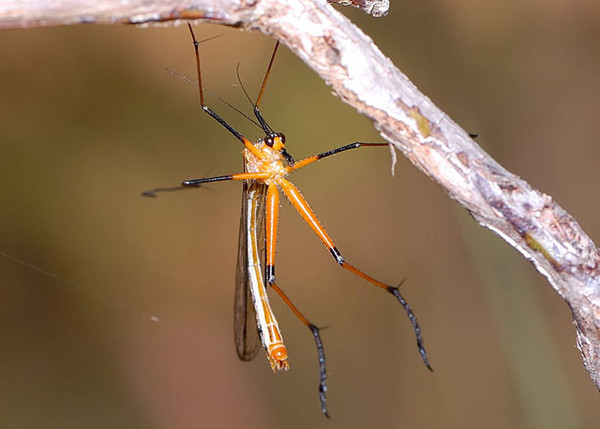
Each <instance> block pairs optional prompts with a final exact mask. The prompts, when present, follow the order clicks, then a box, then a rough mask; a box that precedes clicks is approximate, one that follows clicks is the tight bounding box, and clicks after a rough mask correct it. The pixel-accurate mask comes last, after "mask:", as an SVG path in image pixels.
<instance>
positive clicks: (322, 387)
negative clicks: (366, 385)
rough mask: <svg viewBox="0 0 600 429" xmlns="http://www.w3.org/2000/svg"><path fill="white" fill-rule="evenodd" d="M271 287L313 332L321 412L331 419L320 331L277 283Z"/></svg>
mask: <svg viewBox="0 0 600 429" xmlns="http://www.w3.org/2000/svg"><path fill="white" fill-rule="evenodd" d="M270 285H271V287H272V288H273V289H274V290H275V292H277V294H278V295H279V296H280V297H281V299H283V301H284V302H285V303H286V305H287V306H288V307H289V308H290V310H292V312H293V313H294V314H295V315H296V317H297V318H298V319H300V321H301V322H302V323H303V324H304V325H305V326H306V327H307V328H308V329H310V331H311V332H312V334H313V336H314V337H315V344H316V346H317V354H318V355H319V402H320V403H321V411H322V412H323V414H325V416H327V417H329V413H328V412H327V365H326V362H325V350H324V349H323V342H322V341H321V334H320V329H319V328H318V327H317V326H316V325H314V324H312V323H310V322H309V321H308V319H307V318H306V317H304V315H303V314H302V313H301V312H300V310H298V308H297V307H296V306H295V305H294V303H293V302H292V301H291V300H290V299H289V298H288V296H287V295H286V294H285V293H284V292H283V291H282V290H281V289H280V288H279V286H277V284H276V283H270Z"/></svg>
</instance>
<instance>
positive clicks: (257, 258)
mask: <svg viewBox="0 0 600 429" xmlns="http://www.w3.org/2000/svg"><path fill="white" fill-rule="evenodd" d="M188 28H189V30H190V34H191V36H192V41H193V44H194V51H195V56H196V70H197V74H198V90H199V96H200V106H201V108H202V110H203V111H204V112H206V113H207V114H208V115H209V116H211V117H212V118H213V119H214V120H216V121H217V122H218V123H219V124H221V126H223V127H224V128H225V129H227V131H229V133H231V134H232V135H233V136H234V137H235V138H236V139H238V140H239V141H240V142H241V143H242V144H243V145H244V150H243V157H244V171H243V172H242V173H237V174H229V175H225V176H215V177H206V178H201V179H193V180H186V181H184V182H183V183H182V184H181V186H180V187H176V188H157V189H155V190H152V191H148V192H146V193H144V195H146V196H154V194H155V193H156V192H158V191H171V190H179V189H186V188H192V187H199V186H201V185H203V184H205V183H211V182H221V181H231V180H240V181H242V182H243V192H242V211H241V219H240V231H239V246H238V265H237V274H236V287H235V305H234V312H235V315H234V338H235V345H236V350H237V354H238V356H239V358H240V359H241V360H245V361H248V360H251V359H253V358H254V357H255V356H256V355H257V353H258V352H259V350H260V348H261V344H262V347H263V348H264V350H265V352H266V355H267V360H268V361H269V364H270V365H271V368H272V369H273V371H275V372H276V371H279V370H287V369H289V362H288V352H287V348H286V346H285V344H284V342H283V336H282V334H281V331H280V329H279V325H278V323H277V319H276V318H275V315H274V314H273V310H272V309H271V306H270V304H269V298H268V295H267V285H268V287H269V288H270V289H272V290H274V291H275V293H276V294H277V295H279V297H280V298H281V299H282V300H283V301H284V302H285V304H286V305H287V306H288V307H289V308H290V310H291V311H292V312H293V313H294V314H295V315H296V317H297V318H298V319H300V321H301V322H302V323H303V324H304V325H305V326H306V327H308V328H309V329H310V331H311V332H312V335H313V337H314V340H315V343H316V348H317V353H318V359H319V401H320V405H321V410H322V412H323V413H324V414H325V415H326V416H328V417H329V415H328V411H327V403H326V392H327V371H326V366H325V352H324V349H323V343H322V341H321V335H320V330H319V328H318V327H317V326H316V325H314V324H313V323H311V322H310V321H309V320H308V319H307V318H306V317H305V316H304V315H303V314H302V313H301V312H300V311H299V310H298V308H297V307H296V306H295V305H294V304H293V303H292V301H291V300H290V299H289V298H288V296H287V295H286V294H285V293H284V291H283V290H282V289H281V288H280V287H279V286H278V285H277V283H276V281H275V245H276V242H277V222H278V217H279V193H280V192H283V194H284V196H285V197H286V198H287V199H288V201H289V202H290V203H291V204H292V206H293V207H294V208H295V209H296V210H297V211H298V213H299V214H300V216H301V217H302V218H303V219H304V221H305V222H306V223H307V224H308V226H309V227H310V228H311V229H312V230H313V232H314V233H315V234H316V235H317V237H318V238H319V239H320V240H321V242H322V243H323V244H324V245H325V246H326V247H327V249H328V250H329V252H330V253H331V255H332V256H333V258H334V259H335V261H336V262H337V263H338V265H340V266H341V267H342V268H344V269H346V270H348V271H350V272H352V273H353V274H355V275H357V276H359V277H361V278H362V279H364V280H366V281H367V282H369V283H370V284H372V285H375V286H377V287H379V288H381V289H383V290H385V291H387V292H389V293H390V294H392V295H393V296H394V297H395V298H396V300H397V301H398V302H399V303H400V305H401V306H402V307H403V308H404V310H405V312H406V314H407V316H408V318H409V320H410V323H411V325H412V328H413V331H414V333H415V337H416V340H417V347H418V350H419V353H420V356H421V359H422V361H423V363H424V364H425V365H426V366H427V368H429V369H430V370H431V366H430V365H429V360H428V358H427V353H426V352H425V348H424V345H423V339H422V336H421V328H420V326H419V324H418V322H417V318H416V316H415V315H414V313H413V311H412V308H411V306H410V305H409V304H408V303H407V301H406V300H405V299H404V297H403V296H402V295H401V294H400V290H399V287H400V285H398V286H390V285H387V284H385V283H382V282H380V281H379V280H376V279H374V278H373V277H371V276H369V275H367V274H365V273H364V272H362V271H361V270H359V269H358V268H356V267H355V266H354V265H351V264H350V263H348V262H347V261H346V260H345V259H344V257H343V256H342V254H341V252H340V251H339V250H338V249H337V247H336V246H335V244H334V242H333V240H332V239H331V237H330V236H329V234H328V233H327V231H326V230H325V228H323V226H322V225H321V222H320V221H319V220H318V218H317V216H316V215H315V213H314V211H313V210H312V209H311V207H310V206H309V204H308V202H307V201H306V200H305V199H304V197H303V196H302V194H301V193H300V191H299V190H298V188H296V186H295V185H294V184H293V183H291V182H290V181H289V180H288V179H287V178H286V177H287V176H288V174H290V173H292V172H294V171H296V170H298V169H300V168H302V167H305V166H307V165H309V164H312V163H313V162H316V161H319V160H321V159H323V158H326V157H329V156H331V155H335V154H337V153H340V152H344V151H346V150H350V149H357V148H360V147H378V146H388V143H363V142H354V143H351V144H348V145H345V146H341V147H338V148H336V149H332V150H329V151H327V152H322V153H320V154H317V155H313V156H309V157H307V158H304V159H301V160H298V161H296V160H294V158H292V156H291V155H290V154H289V153H288V152H287V150H286V147H285V135H284V134H283V133H280V132H275V131H274V130H273V129H272V128H271V127H270V126H269V124H268V123H267V122H266V121H265V119H264V118H263V116H262V113H261V112H260V110H259V105H260V102H261V99H262V96H263V94H264V92H265V87H266V85H267V80H268V78H269V75H270V73H271V68H272V66H273V62H274V60H275V55H276V54H277V49H278V47H279V42H276V44H275V47H274V49H273V53H272V55H271V59H270V61H269V65H268V66H267V70H266V72H265V76H264V78H263V82H262V86H261V88H260V92H259V94H258V97H257V100H256V102H255V103H252V104H253V113H254V116H255V117H256V120H257V121H258V123H256V122H255V124H256V125H258V126H260V128H261V129H262V131H263V132H264V133H265V136H264V137H263V138H262V139H259V140H258V141H257V142H256V143H252V142H251V141H250V140H248V139H247V138H246V137H244V136H243V135H242V134H241V133H240V132H238V131H237V130H236V129H235V128H234V127H233V126H231V125H230V124H229V123H227V122H226V121H225V120H224V119H223V118H221V116H219V115H218V114H217V113H216V112H215V111H214V110H212V109H211V108H210V107H208V106H207V105H206V104H205V102H204V92H205V90H204V88H203V83H202V70H201V64H200V54H199V42H198V40H197V39H196V36H195V34H194V31H193V30H192V27H191V25H190V24H188ZM242 89H243V90H244V93H245V94H246V96H247V97H248V99H249V100H250V97H249V96H248V94H247V92H246V90H245V89H244V87H243V85H242ZM236 110H237V109H236ZM253 122H254V121H253Z"/></svg>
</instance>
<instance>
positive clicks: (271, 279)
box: [265, 183, 279, 284]
mask: <svg viewBox="0 0 600 429" xmlns="http://www.w3.org/2000/svg"><path fill="white" fill-rule="evenodd" d="M266 215H267V218H266V225H265V230H266V240H267V255H266V256H267V257H266V262H265V278H266V280H267V282H268V283H269V284H272V283H275V245H276V243H277V222H278V220H279V191H278V190H277V185H276V184H275V183H271V184H270V185H268V186H267V204H266Z"/></svg>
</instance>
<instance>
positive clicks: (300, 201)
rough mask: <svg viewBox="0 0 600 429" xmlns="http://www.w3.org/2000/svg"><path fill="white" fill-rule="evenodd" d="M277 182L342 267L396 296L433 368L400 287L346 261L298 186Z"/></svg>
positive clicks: (415, 321)
mask: <svg viewBox="0 0 600 429" xmlns="http://www.w3.org/2000/svg"><path fill="white" fill-rule="evenodd" d="M277 183H278V184H279V186H280V187H281V189H282V190H283V192H284V193H285V195H286V196H287V197H288V199H289V200H290V202H291V203H292V205H293V206H294V208H295V209H296V210H297V211H298V213H300V216H302V218H303V219H304V221H305V222H306V223H307V224H308V226H310V228H311V229H312V230H313V231H314V232H315V234H317V236H318V237H319V238H320V239H321V241H322V242H323V244H325V246H327V248H328V249H329V252H331V254H332V256H333V257H334V259H335V260H336V262H337V263H338V264H339V265H340V266H341V267H342V268H345V269H346V270H348V271H350V272H352V273H354V274H356V275H357V276H359V277H362V278H363V279H365V280H366V281H368V282H369V283H371V284H373V285H375V286H377V287H379V288H381V289H384V290H386V291H387V292H389V293H391V294H392V295H394V296H395V297H396V299H397V300H398V302H399V303H400V304H401V305H402V307H403V308H404V311H405V312H406V315H407V316H408V318H409V320H410V323H411V325H412V328H413V331H414V333H415V336H416V339H417V347H418V349H419V354H420V355H421V359H422V360H423V363H424V364H425V366H427V368H429V369H430V370H432V369H431V365H430V364H429V359H428V358H427V352H426V351H425V347H424V345H423V337H422V335H421V327H420V326H419V323H418V322H417V317H416V316H415V314H414V313H413V311H412V308H411V306H410V305H409V304H408V302H406V300H405V299H404V297H403V296H402V294H401V293H400V290H399V289H398V287H395V286H389V285H386V284H385V283H382V282H380V281H379V280H376V279H374V278H373V277H371V276H369V275H367V274H365V273H363V272H362V271H361V270H359V269H358V268H356V267H355V266H353V265H351V264H349V263H348V262H346V261H345V260H344V257H343V256H342V254H341V253H340V251H339V250H338V249H337V248H336V247H335V244H334V243H333V240H332V239H331V237H330V236H329V234H328V233H327V231H325V228H323V226H322V225H321V223H320V222H319V219H318V218H317V216H316V215H315V213H314V212H313V210H312V209H311V208H310V206H309V205H308V202H307V201H306V199H304V197H303V196H302V194H301V193H300V191H299V190H298V188H296V186H294V184H292V183H291V182H289V181H287V180H286V179H283V178H281V179H279V180H278V182H277Z"/></svg>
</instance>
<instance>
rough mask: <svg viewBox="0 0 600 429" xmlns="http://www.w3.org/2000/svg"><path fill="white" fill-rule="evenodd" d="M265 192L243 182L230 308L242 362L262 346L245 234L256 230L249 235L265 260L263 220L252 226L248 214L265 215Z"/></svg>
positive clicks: (262, 264)
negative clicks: (254, 205)
mask: <svg viewBox="0 0 600 429" xmlns="http://www.w3.org/2000/svg"><path fill="white" fill-rule="evenodd" d="M265 190H266V187H265V186H264V185H262V184H259V183H256V182H253V183H247V182H246V181H244V187H243V192H242V213H241V218H240V233H239V241H238V260H237V273H236V278H235V301H234V308H233V310H234V311H233V317H234V320H233V329H234V339H235V348H236V350H237V354H238V356H239V358H240V359H241V360H244V361H249V360H252V359H254V357H255V356H256V354H257V353H258V350H259V349H260V347H261V344H262V343H261V338H260V334H259V332H258V326H257V321H256V310H255V308H254V302H253V300H252V293H251V290H250V277H249V276H251V275H254V274H253V271H251V270H249V269H248V268H249V267H248V246H249V245H252V243H249V240H251V234H249V233H248V231H249V228H256V234H252V235H253V236H255V237H259V239H258V243H256V245H257V246H258V248H259V255H261V259H262V258H263V257H264V246H265V240H264V235H265V225H264V223H265V219H264V216H258V217H257V220H256V222H255V223H256V225H250V217H249V216H248V214H249V213H251V212H253V211H254V212H255V213H256V212H257V213H264V205H265ZM253 204H257V205H259V207H252V205H253ZM261 262H262V263H261V266H264V261H262V260H261Z"/></svg>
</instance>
